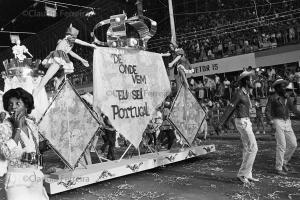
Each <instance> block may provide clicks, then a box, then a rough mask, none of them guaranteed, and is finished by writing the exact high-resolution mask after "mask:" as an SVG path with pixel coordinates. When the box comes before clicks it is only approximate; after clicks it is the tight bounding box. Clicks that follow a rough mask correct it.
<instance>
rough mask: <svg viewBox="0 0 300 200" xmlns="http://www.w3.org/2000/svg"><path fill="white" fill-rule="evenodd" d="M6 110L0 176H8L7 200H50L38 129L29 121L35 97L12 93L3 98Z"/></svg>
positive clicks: (18, 91)
mask: <svg viewBox="0 0 300 200" xmlns="http://www.w3.org/2000/svg"><path fill="white" fill-rule="evenodd" d="M3 106H4V109H5V110H6V111H7V112H8V113H9V115H10V117H9V118H7V119H6V120H4V122H3V123H1V124H0V161H1V169H0V176H3V174H6V176H5V183H4V186H5V190H6V195H7V199H8V200H23V199H28V200H29V199H30V200H48V199H49V197H48V195H47V193H46V190H45V188H44V187H43V179H44V175H43V173H42V172H41V170H40V169H41V166H42V159H41V158H42V156H41V154H40V150H39V147H40V143H39V132H38V127H37V125H36V124H35V123H34V122H33V121H31V120H30V119H28V114H30V113H31V111H32V109H33V108H34V100H33V97H32V95H31V94H30V93H29V92H27V91H26V90H24V89H23V88H16V89H11V90H9V91H7V92H6V93H5V94H4V95H3ZM5 163H6V165H5Z"/></svg>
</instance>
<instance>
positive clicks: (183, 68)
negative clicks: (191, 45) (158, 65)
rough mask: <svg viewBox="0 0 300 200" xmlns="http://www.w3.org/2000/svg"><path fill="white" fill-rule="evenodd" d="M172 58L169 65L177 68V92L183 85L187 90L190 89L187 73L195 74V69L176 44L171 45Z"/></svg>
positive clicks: (175, 70) (175, 71)
mask: <svg viewBox="0 0 300 200" xmlns="http://www.w3.org/2000/svg"><path fill="white" fill-rule="evenodd" d="M170 50H171V56H172V58H173V61H172V62H170V63H169V68H172V67H174V66H175V69H174V76H175V80H176V88H177V91H178V90H179V88H180V85H181V84H182V85H183V86H184V87H185V88H189V83H188V81H187V78H186V74H187V73H194V69H192V66H191V64H190V62H189V61H188V59H187V58H186V56H185V52H184V51H183V49H182V48H178V46H177V45H176V44H173V43H170Z"/></svg>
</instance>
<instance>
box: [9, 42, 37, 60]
mask: <svg viewBox="0 0 300 200" xmlns="http://www.w3.org/2000/svg"><path fill="white" fill-rule="evenodd" d="M15 42H16V45H15V46H13V48H12V51H13V54H14V55H15V58H16V59H18V60H19V61H20V62H22V61H23V60H24V59H25V58H26V56H25V55H24V54H25V53H27V54H28V55H29V56H30V57H31V58H32V57H33V56H32V55H31V54H30V53H29V51H28V49H27V48H26V47H25V46H24V45H21V41H20V39H16V40H15Z"/></svg>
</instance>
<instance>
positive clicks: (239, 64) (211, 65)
mask: <svg viewBox="0 0 300 200" xmlns="http://www.w3.org/2000/svg"><path fill="white" fill-rule="evenodd" d="M248 66H252V67H253V68H255V67H256V63H255V56H254V53H249V54H244V55H239V56H232V57H227V58H222V59H216V60H210V61H206V62H200V63H194V64H192V68H193V69H195V72H194V73H193V74H188V75H187V76H188V77H191V76H193V77H196V76H204V75H212V74H220V73H226V72H233V71H239V70H243V69H244V68H247V67H248Z"/></svg>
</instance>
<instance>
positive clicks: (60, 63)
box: [33, 24, 97, 96]
mask: <svg viewBox="0 0 300 200" xmlns="http://www.w3.org/2000/svg"><path fill="white" fill-rule="evenodd" d="M78 34H79V31H78V30H77V29H76V28H74V27H73V26H72V24H71V25H70V26H69V28H68V29H67V32H66V36H65V37H64V38H63V39H61V40H59V41H58V44H57V46H56V49H55V50H54V51H52V52H51V53H50V54H49V55H48V56H47V57H46V58H45V59H44V60H43V62H42V64H43V65H44V66H45V67H46V68H48V70H47V72H46V74H45V76H44V77H43V79H42V80H41V82H40V84H39V85H38V87H37V88H36V89H35V90H34V93H33V96H35V95H36V94H38V92H39V91H40V90H41V88H43V87H44V86H45V85H46V84H47V83H48V81H49V80H50V79H51V78H52V77H53V76H54V75H55V74H56V72H57V71H58V70H59V69H63V70H64V74H70V73H73V72H74V67H73V63H72V62H71V61H70V58H69V56H68V54H69V55H70V56H72V57H73V58H76V59H77V60H79V61H81V62H82V64H83V65H84V66H85V67H89V63H88V61H87V60H85V59H83V58H81V57H80V56H79V55H77V54H76V53H74V52H73V51H72V48H73V46H74V44H75V43H76V44H80V45H83V46H87V47H92V48H96V47H97V46H96V45H95V44H90V43H87V42H84V41H82V40H80V39H77V36H78ZM63 78H64V75H62V76H60V77H58V78H56V80H55V88H56V90H57V89H58V87H59V85H60V83H61V82H62V81H63Z"/></svg>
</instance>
